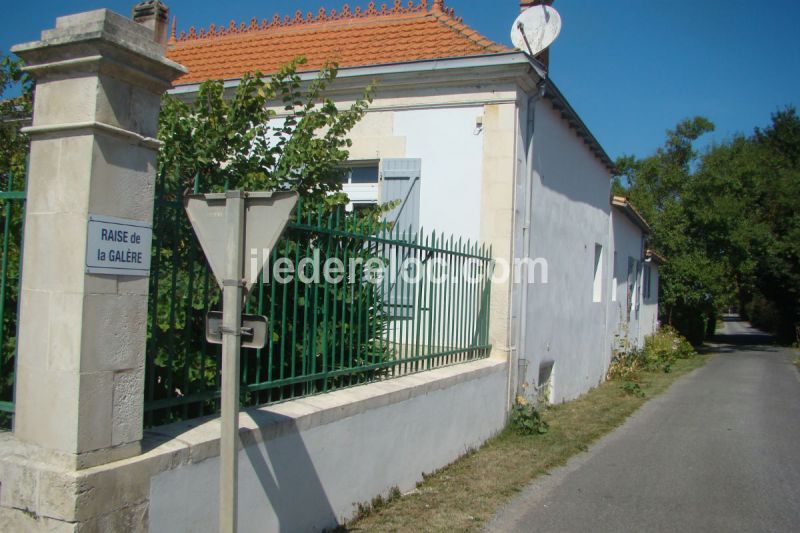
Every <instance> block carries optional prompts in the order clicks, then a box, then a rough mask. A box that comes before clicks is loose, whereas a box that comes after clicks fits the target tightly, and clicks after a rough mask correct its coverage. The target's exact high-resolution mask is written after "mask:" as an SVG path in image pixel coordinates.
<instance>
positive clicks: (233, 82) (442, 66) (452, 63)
mask: <svg viewBox="0 0 800 533" xmlns="http://www.w3.org/2000/svg"><path fill="white" fill-rule="evenodd" d="M512 65H530V66H531V67H532V68H533V69H534V70H535V71H536V73H537V74H538V75H539V77H542V78H543V77H544V76H545V75H546V74H545V71H544V69H543V67H542V66H541V64H540V63H539V62H538V61H532V60H531V59H530V58H529V57H528V56H527V55H526V54H523V53H522V52H504V53H500V54H489V55H482V56H464V57H448V58H444V59H426V60H420V61H406V62H403V63H388V64H383V65H368V66H363V67H343V68H340V69H339V71H338V73H337V75H336V79H337V80H341V79H352V78H373V77H376V76H386V75H392V74H419V73H424V72H437V71H449V70H456V69H466V68H485V67H504V66H512ZM318 75H319V71H318V70H307V71H305V72H300V73H298V77H299V78H300V81H312V80H315V79H317V76H318ZM239 80H240V78H230V79H226V80H224V81H223V86H224V87H225V88H226V89H228V88H232V87H236V86H237V85H238V84H239ZM201 83H202V82H197V83H188V84H186V85H176V86H175V87H173V88H172V89H170V90H169V91H167V92H168V93H169V94H173V95H179V94H191V93H194V92H197V90H198V89H199V88H200V84H201Z"/></svg>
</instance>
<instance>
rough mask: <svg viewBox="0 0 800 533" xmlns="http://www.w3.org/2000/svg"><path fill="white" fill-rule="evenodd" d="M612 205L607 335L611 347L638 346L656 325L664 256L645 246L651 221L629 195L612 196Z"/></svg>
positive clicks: (640, 345) (642, 344)
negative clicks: (610, 283) (609, 298)
mask: <svg viewBox="0 0 800 533" xmlns="http://www.w3.org/2000/svg"><path fill="white" fill-rule="evenodd" d="M611 205H612V207H613V209H612V211H611V229H612V231H611V245H612V248H613V250H614V258H613V281H612V291H613V293H612V297H611V302H610V304H609V325H610V327H611V329H610V331H609V335H610V338H611V339H612V348H625V347H630V348H641V347H643V346H644V339H645V337H646V336H648V335H651V334H652V333H654V332H655V330H656V329H657V328H658V265H659V264H660V263H662V262H663V259H661V257H660V256H659V255H658V254H656V253H654V252H653V251H651V250H648V249H647V248H646V240H647V236H648V234H649V233H650V225H649V224H648V223H647V221H646V220H645V219H644V218H643V217H642V215H641V214H640V213H639V211H637V210H636V208H635V207H634V206H633V205H632V204H631V203H630V202H629V201H628V199H627V198H624V197H622V196H614V197H613V198H612V199H611Z"/></svg>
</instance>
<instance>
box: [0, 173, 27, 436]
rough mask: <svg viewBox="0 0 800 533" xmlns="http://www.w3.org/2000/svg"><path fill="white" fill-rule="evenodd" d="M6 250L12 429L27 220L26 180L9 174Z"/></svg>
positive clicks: (2, 379) (0, 314)
mask: <svg viewBox="0 0 800 533" xmlns="http://www.w3.org/2000/svg"><path fill="white" fill-rule="evenodd" d="M0 182H1V183H0V187H1V188H0V212H2V217H3V252H2V259H0V321H1V323H2V327H0V427H4V428H8V427H10V424H11V415H12V413H13V412H14V376H15V362H16V353H17V312H18V308H19V290H20V272H21V270H22V264H21V261H22V237H23V227H24V223H25V179H24V176H22V177H15V176H14V174H12V173H9V174H7V175H5V176H2V177H0Z"/></svg>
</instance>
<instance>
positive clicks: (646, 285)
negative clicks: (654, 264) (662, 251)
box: [642, 265, 651, 300]
mask: <svg viewBox="0 0 800 533" xmlns="http://www.w3.org/2000/svg"><path fill="white" fill-rule="evenodd" d="M650 280H651V275H650V265H645V266H644V280H643V281H642V296H643V297H644V299H645V300H649V299H650V291H651V282H650Z"/></svg>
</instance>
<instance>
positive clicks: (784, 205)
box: [615, 107, 800, 342]
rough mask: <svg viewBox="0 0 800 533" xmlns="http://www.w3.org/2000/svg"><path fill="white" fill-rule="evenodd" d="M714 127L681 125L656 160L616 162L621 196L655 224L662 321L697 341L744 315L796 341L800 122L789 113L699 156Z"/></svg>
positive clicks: (698, 122)
mask: <svg viewBox="0 0 800 533" xmlns="http://www.w3.org/2000/svg"><path fill="white" fill-rule="evenodd" d="M711 129H713V126H712V125H711V123H710V122H708V121H707V120H706V119H702V118H695V119H692V120H686V121H683V122H681V123H680V124H679V125H678V126H677V127H676V128H675V130H673V131H669V132H667V141H666V143H665V145H664V147H662V148H660V149H659V150H658V151H657V152H656V153H655V154H654V155H653V156H650V157H647V158H643V159H636V158H633V157H624V158H620V159H619V161H618V167H619V168H620V175H619V176H617V178H616V181H615V191H617V193H622V194H627V195H628V196H629V197H630V198H631V201H632V202H634V203H635V204H636V205H637V206H638V207H639V208H640V209H641V210H642V212H643V213H644V215H645V217H646V218H648V219H649V220H650V221H651V223H652V226H653V234H652V236H651V242H650V245H651V246H653V247H655V248H657V249H658V250H660V251H661V252H662V253H664V254H665V255H666V256H667V257H668V263H667V264H666V265H664V267H663V268H662V270H661V276H662V284H661V288H662V290H661V294H660V297H661V302H662V313H663V317H662V318H663V319H664V320H665V321H667V322H669V323H671V324H674V325H676V326H677V327H678V328H679V329H680V330H681V332H682V333H684V334H685V335H687V336H688V337H689V338H691V339H692V340H693V341H694V342H698V341H700V340H702V338H703V336H704V330H706V332H708V331H711V330H712V329H713V323H714V318H715V316H716V315H717V314H718V313H719V312H720V310H722V309H725V308H728V307H738V308H739V309H740V310H742V311H743V312H745V314H748V315H749V316H750V318H751V319H752V320H753V321H754V322H755V323H757V324H758V325H761V326H763V327H765V328H767V329H770V330H773V331H776V332H778V333H780V334H781V335H782V336H783V337H786V338H790V337H792V336H795V337H796V338H797V340H798V341H800V325H798V324H800V304H798V300H799V299H800V298H799V297H800V212H799V211H798V209H797V208H796V199H797V198H798V194H800V169H799V168H798V162H799V161H800V119H798V117H797V114H796V111H795V109H794V108H793V107H788V108H786V109H784V110H781V111H778V112H777V113H775V114H774V115H773V116H772V122H771V124H770V125H769V126H767V127H766V128H763V129H760V128H756V129H755V131H754V133H753V134H752V135H750V136H744V135H737V136H734V137H733V138H732V139H730V140H728V141H725V142H723V143H720V144H716V145H712V146H711V147H709V148H708V149H707V150H706V151H705V152H703V153H702V154H698V153H697V151H696V150H695V149H694V147H693V142H694V141H695V140H696V139H697V138H699V136H700V135H702V134H704V133H705V132H707V131H710V130H711Z"/></svg>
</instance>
